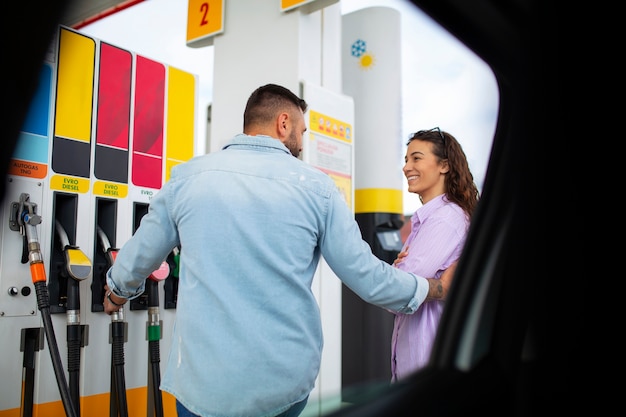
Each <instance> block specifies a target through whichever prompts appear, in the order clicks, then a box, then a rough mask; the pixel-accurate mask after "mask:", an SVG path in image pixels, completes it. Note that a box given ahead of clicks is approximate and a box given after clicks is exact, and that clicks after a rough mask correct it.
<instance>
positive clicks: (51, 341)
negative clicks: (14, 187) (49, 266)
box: [14, 193, 78, 417]
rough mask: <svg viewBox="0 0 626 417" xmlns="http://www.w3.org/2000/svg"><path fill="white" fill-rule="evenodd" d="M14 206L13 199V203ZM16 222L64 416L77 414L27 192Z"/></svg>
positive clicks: (35, 216) (37, 218) (33, 208)
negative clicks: (63, 363) (55, 331)
mask: <svg viewBox="0 0 626 417" xmlns="http://www.w3.org/2000/svg"><path fill="white" fill-rule="evenodd" d="M14 206H15V203H14ZM16 207H17V216H16V220H17V224H18V226H19V231H20V234H22V236H24V245H23V250H24V251H23V253H22V262H23V263H26V262H28V263H29V265H30V274H31V278H32V281H33V285H34V287H35V292H36V294H37V308H38V309H39V311H40V312H41V319H42V320H43V324H44V332H45V334H46V340H47V341H48V346H49V348H50V356H51V359H52V366H53V368H54V373H55V376H56V380H57V385H58V386H59V391H60V394H61V400H62V402H63V407H64V409H65V414H66V415H67V416H68V417H78V414H77V412H76V408H75V407H74V405H73V403H72V398H71V396H70V391H69V386H68V384H67V379H66V378H65V373H64V372H63V368H62V362H61V356H60V354H59V347H58V345H57V341H56V336H55V334H54V327H53V325H52V318H51V316H50V300H49V296H48V287H47V286H46V271H45V267H44V263H43V256H42V254H41V246H40V243H39V238H38V235H37V225H39V224H40V223H41V216H39V215H38V214H37V213H36V210H37V205H36V204H33V203H31V202H30V196H29V195H28V194H25V193H22V194H21V195H20V201H19V203H17V206H16Z"/></svg>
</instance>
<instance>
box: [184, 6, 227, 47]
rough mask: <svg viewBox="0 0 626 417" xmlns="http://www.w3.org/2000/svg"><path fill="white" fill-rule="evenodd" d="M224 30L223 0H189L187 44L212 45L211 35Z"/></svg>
mask: <svg viewBox="0 0 626 417" xmlns="http://www.w3.org/2000/svg"><path fill="white" fill-rule="evenodd" d="M222 32H224V0H189V3H188V9H187V46H189V47H192V48H199V47H202V46H210V45H213V36H214V35H217V34H220V33H222Z"/></svg>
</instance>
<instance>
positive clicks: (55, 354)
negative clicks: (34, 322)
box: [34, 281, 78, 417]
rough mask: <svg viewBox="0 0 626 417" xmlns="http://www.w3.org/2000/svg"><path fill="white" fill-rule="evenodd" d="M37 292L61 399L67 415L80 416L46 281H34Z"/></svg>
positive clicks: (70, 416) (38, 305)
mask: <svg viewBox="0 0 626 417" xmlns="http://www.w3.org/2000/svg"><path fill="white" fill-rule="evenodd" d="M34 285H35V292H36V294H37V307H38V308H39V311H40V312H41V318H42V320H43V328H44V332H45V334H46V340H47V341H48V348H49V349H50V357H51V358H52V366H53V368H54V375H55V376H56V379H57V385H58V386H59V391H60V393H61V401H62V402H63V407H64V409H65V415H66V416H67V417H78V414H77V413H76V410H75V409H74V405H73V404H72V399H71V397H70V394H69V387H68V385H67V380H66V379H65V372H64V371H63V363H62V362H61V355H60V354H59V346H58V345H57V340H56V336H55V335H54V327H52V318H51V317H50V297H49V295H48V287H47V286H46V283H45V282H42V281H38V282H35V283H34Z"/></svg>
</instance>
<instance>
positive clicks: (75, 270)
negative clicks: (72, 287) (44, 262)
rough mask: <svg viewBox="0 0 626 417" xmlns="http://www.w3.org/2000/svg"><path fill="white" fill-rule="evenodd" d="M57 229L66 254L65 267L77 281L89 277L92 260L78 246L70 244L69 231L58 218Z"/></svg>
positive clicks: (56, 221)
mask: <svg viewBox="0 0 626 417" xmlns="http://www.w3.org/2000/svg"><path fill="white" fill-rule="evenodd" d="M55 229H56V232H57V236H58V237H59V241H60V242H61V248H62V250H63V254H64V255H65V267H66V270H67V273H68V274H69V276H70V277H71V278H73V279H75V280H77V281H82V280H84V279H85V278H89V276H90V275H91V261H90V260H89V258H88V257H87V255H85V253H84V252H83V251H82V250H80V248H79V247H78V246H75V245H71V244H70V240H69V238H68V237H67V232H66V231H65V228H64V227H63V225H62V224H61V222H60V221H59V220H58V219H57V220H55Z"/></svg>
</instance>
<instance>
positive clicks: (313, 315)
mask: <svg viewBox="0 0 626 417" xmlns="http://www.w3.org/2000/svg"><path fill="white" fill-rule="evenodd" d="M306 110H307V103H306V102H305V101H304V100H302V99H300V98H299V97H298V96H296V95H295V94H293V93H292V92H291V91H289V90H288V89H286V88H284V87H281V86H279V85H275V84H268V85H265V86H262V87H260V88H258V89H257V90H255V91H254V92H253V93H252V95H251V96H250V98H249V99H248V102H247V105H246V108H245V111H244V116H243V132H244V133H243V134H239V135H236V136H235V137H234V138H233V139H232V140H231V141H230V142H229V143H228V144H227V145H225V146H224V147H223V149H222V150H221V151H220V152H215V153H212V154H207V155H202V156H198V157H195V158H193V159H191V160H190V161H188V162H186V163H183V164H180V165H178V166H176V167H174V168H173V169H172V172H171V177H170V180H169V181H168V182H167V183H166V184H165V185H164V186H163V188H162V189H161V190H160V191H159V192H158V193H157V194H156V196H155V197H154V198H153V199H152V201H151V203H150V207H149V211H148V213H147V214H146V215H145V216H144V217H143V219H142V221H141V226H140V227H139V228H138V229H137V231H136V233H135V234H134V235H133V237H132V238H130V239H129V240H128V241H127V242H126V244H125V245H124V246H123V247H122V248H121V249H120V251H119V252H118V254H117V258H116V261H115V263H114V264H113V266H112V267H111V269H110V270H109V271H108V272H107V279H106V289H107V291H108V292H107V297H105V300H104V306H105V312H107V314H111V313H112V312H114V311H116V310H118V309H119V307H120V306H121V305H123V304H124V303H125V302H126V301H127V300H128V299H132V298H134V297H137V296H139V295H140V294H141V293H142V292H143V290H144V286H145V281H146V277H148V276H149V275H150V273H151V272H152V271H154V270H156V269H157V268H158V267H159V265H160V264H161V262H162V261H163V260H164V259H165V258H166V257H167V255H168V254H169V253H170V252H171V251H172V250H173V248H174V247H177V246H179V247H180V271H179V286H178V302H177V310H176V323H175V326H174V332H173V336H172V341H171V351H170V355H169V359H168V361H167V366H166V369H165V372H164V375H163V380H162V382H161V389H162V390H163V391H166V392H169V393H170V394H172V395H173V396H174V397H175V398H176V403H177V410H178V413H179V414H178V415H179V416H194V415H197V416H203V417H210V416H219V417H228V416H250V417H252V416H259V417H261V416H267V417H270V416H290V417H291V416H297V415H299V414H300V413H301V411H302V410H303V409H304V407H305V405H306V401H307V399H308V396H309V393H310V392H311V391H312V389H313V387H314V384H315V379H316V377H317V375H318V372H319V368H320V360H321V353H322V345H323V340H322V326H321V320H320V313H319V310H318V304H317V301H316V299H315V297H314V295H313V293H312V291H311V282H312V280H313V276H314V273H315V270H316V268H317V264H318V262H319V259H320V256H323V257H324V259H325V260H326V262H327V263H328V265H329V266H330V268H332V270H333V272H334V273H335V274H336V275H337V276H338V277H339V279H341V281H342V282H343V283H344V284H345V285H346V286H348V287H349V288H350V289H352V291H354V292H355V293H356V294H358V295H359V296H360V297H361V298H362V299H363V300H365V301H367V302H369V303H372V304H375V305H377V306H380V307H382V308H386V309H390V310H393V311H397V312H403V313H413V312H415V311H416V310H417V308H418V307H419V306H420V305H421V303H422V302H423V301H424V299H425V298H426V297H427V296H432V295H433V294H434V291H435V290H436V288H435V287H434V285H435V284H436V282H435V281H434V280H430V279H426V278H423V277H418V276H415V275H414V274H411V273H408V272H403V271H401V270H399V269H397V268H394V267H392V266H391V265H389V264H387V263H385V262H383V261H381V260H380V259H378V258H377V257H376V256H374V255H373V254H372V251H371V249H370V247H369V245H368V244H367V243H366V242H365V241H364V240H363V239H362V237H361V231H360V229H359V227H358V224H357V223H356V221H355V219H354V216H353V213H352V212H351V210H350V209H349V207H348V205H347V204H346V202H345V200H344V198H343V197H342V195H341V193H340V192H339V190H338V189H337V187H336V185H335V183H334V182H333V181H332V179H331V178H330V177H328V175H326V174H324V173H323V172H321V171H319V170H318V169H316V168H314V167H312V166H310V165H308V164H307V163H305V162H303V161H301V160H300V159H298V158H297V157H298V155H299V154H300V152H301V150H302V136H303V134H304V132H305V131H306V124H305V119H304V113H305V112H306ZM453 269H454V268H449V270H448V271H446V273H447V274H452V273H453ZM429 287H432V289H431V290H430V292H429ZM109 291H110V292H109Z"/></svg>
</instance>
